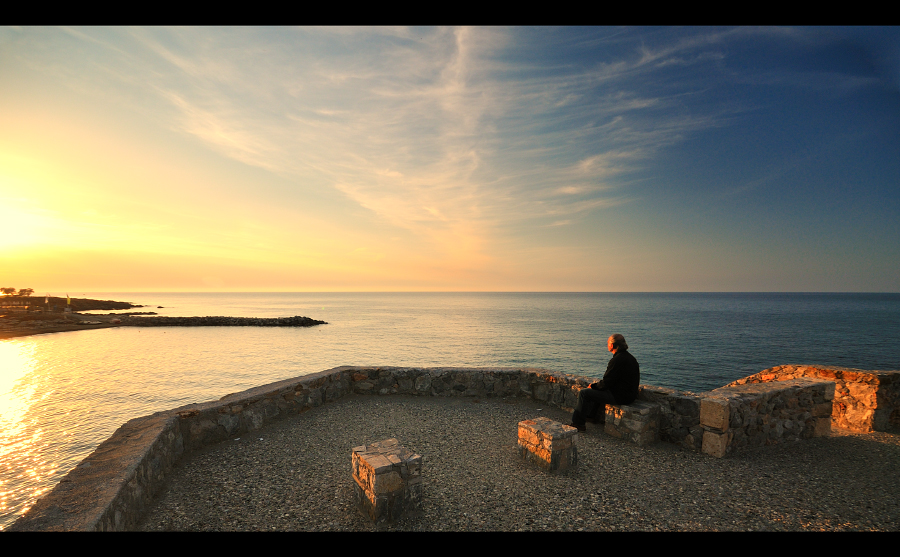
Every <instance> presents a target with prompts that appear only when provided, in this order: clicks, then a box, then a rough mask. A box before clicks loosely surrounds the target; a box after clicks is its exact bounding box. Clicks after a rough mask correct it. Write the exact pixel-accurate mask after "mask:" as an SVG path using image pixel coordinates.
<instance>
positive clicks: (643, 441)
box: [603, 400, 660, 446]
mask: <svg viewBox="0 0 900 557" xmlns="http://www.w3.org/2000/svg"><path fill="white" fill-rule="evenodd" d="M659 415H660V410H659V404H655V403H652V402H646V401H643V400H636V401H634V402H633V403H631V404H618V405H616V404H607V405H606V424H605V425H604V427H603V430H604V431H605V432H606V434H607V435H611V436H613V437H616V438H618V439H624V440H625V441H630V442H632V443H635V444H636V445H640V446H644V445H649V444H651V443H654V442H656V441H658V440H659Z"/></svg>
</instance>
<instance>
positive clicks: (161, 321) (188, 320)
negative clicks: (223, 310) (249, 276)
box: [121, 315, 327, 327]
mask: <svg viewBox="0 0 900 557" xmlns="http://www.w3.org/2000/svg"><path fill="white" fill-rule="evenodd" d="M121 324H122V325H126V326H129V327H312V326H314V325H327V323H326V322H325V321H319V320H318V319H312V318H310V317H301V316H299V315H296V316H294V317H218V316H217V317H160V316H156V317H145V316H136V315H128V316H124V317H122V323H121Z"/></svg>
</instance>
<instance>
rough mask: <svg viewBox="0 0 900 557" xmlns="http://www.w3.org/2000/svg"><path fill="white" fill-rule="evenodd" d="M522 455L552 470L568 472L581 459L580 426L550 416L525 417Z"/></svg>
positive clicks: (521, 425) (521, 446) (520, 438)
mask: <svg viewBox="0 0 900 557" xmlns="http://www.w3.org/2000/svg"><path fill="white" fill-rule="evenodd" d="M519 456H521V457H523V458H525V459H526V460H528V461H530V462H533V463H535V464H537V465H538V466H539V467H540V468H542V469H543V470H546V471H548V472H566V471H568V470H570V469H571V468H573V467H574V466H575V465H576V464H577V463H578V430H577V429H576V428H574V427H572V426H568V425H563V424H561V423H559V422H556V421H553V420H551V419H550V418H544V417H540V418H534V419H532V420H523V421H521V422H519Z"/></svg>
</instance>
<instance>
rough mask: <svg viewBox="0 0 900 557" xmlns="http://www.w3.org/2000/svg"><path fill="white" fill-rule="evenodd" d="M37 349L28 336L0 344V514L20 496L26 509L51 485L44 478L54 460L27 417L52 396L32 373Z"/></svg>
mask: <svg viewBox="0 0 900 557" xmlns="http://www.w3.org/2000/svg"><path fill="white" fill-rule="evenodd" d="M36 351H37V347H36V345H35V344H34V343H33V342H29V341H28V340H17V341H6V342H3V343H0V467H2V472H3V473H2V474H0V516H3V515H6V514H8V513H9V512H11V511H12V510H13V508H14V507H16V506H19V505H21V501H22V500H23V499H25V500H27V501H29V503H27V505H26V506H25V507H24V508H20V509H18V512H20V513H21V512H24V511H25V510H27V509H28V507H29V506H30V505H31V504H32V503H31V502H33V501H35V500H36V499H37V498H38V497H40V496H41V495H42V494H43V493H45V492H46V491H47V490H48V489H49V485H46V482H45V481H44V480H45V479H46V478H48V477H49V476H52V475H53V474H54V472H56V470H57V468H58V464H57V463H55V462H52V461H47V460H46V459H47V454H46V452H45V451H44V450H43V449H44V428H43V427H42V426H41V424H40V421H39V420H38V419H37V418H35V417H29V416H28V413H29V410H30V409H31V408H32V407H33V406H34V403H35V402H37V401H40V400H43V399H45V398H46V397H47V396H50V394H51V393H52V389H48V388H47V385H45V384H44V383H45V380H46V378H45V377H41V376H40V375H39V374H37V373H36V370H35V368H36V362H37V358H36V356H35V354H36Z"/></svg>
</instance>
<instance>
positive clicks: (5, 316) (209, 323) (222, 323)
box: [0, 297, 326, 340]
mask: <svg viewBox="0 0 900 557" xmlns="http://www.w3.org/2000/svg"><path fill="white" fill-rule="evenodd" d="M28 301H29V302H32V304H31V305H30V306H28V307H27V308H26V306H18V307H16V306H12V307H6V308H3V309H0V340H3V339H7V338H14V337H23V336H31V335H40V334H45V333H62V332H68V331H84V330H90V329H104V328H107V327H120V326H126V327H161V326H162V327H196V326H201V327H203V326H206V327H234V326H238V327H239V326H250V327H312V326H315V325H324V324H326V322H325V321H319V320H317V319H311V318H309V317H301V316H294V317H277V318H254V317H160V316H156V312H153V311H136V312H122V313H109V314H106V315H102V314H82V313H78V312H80V311H97V310H122V309H133V308H141V307H145V306H140V305H135V304H132V303H131V302H117V301H113V300H91V299H87V298H72V299H71V300H69V302H70V303H69V304H68V305H66V302H67V300H66V299H65V298H49V299H48V300H47V302H45V304H40V303H39V302H40V298H39V297H38V298H35V299H33V300H28ZM34 302H38V303H34ZM42 306H45V307H42ZM64 307H68V308H70V309H71V311H62V310H61V308H64ZM51 308H52V309H51ZM48 309H49V310H50V311H48ZM133 316H147V317H133Z"/></svg>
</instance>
